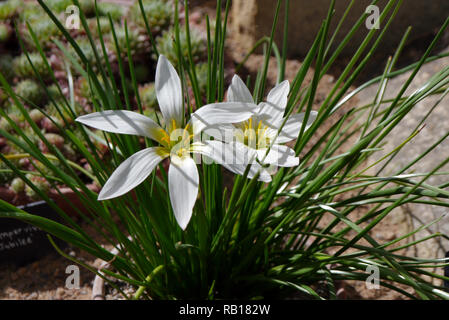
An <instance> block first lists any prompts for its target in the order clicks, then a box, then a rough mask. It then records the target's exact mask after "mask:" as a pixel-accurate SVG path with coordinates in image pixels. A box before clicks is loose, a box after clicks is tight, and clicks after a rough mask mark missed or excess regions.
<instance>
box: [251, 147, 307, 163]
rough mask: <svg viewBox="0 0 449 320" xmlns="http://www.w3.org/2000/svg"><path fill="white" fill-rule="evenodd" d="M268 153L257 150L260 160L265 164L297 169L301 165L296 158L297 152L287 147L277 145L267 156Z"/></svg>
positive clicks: (263, 150)
mask: <svg viewBox="0 0 449 320" xmlns="http://www.w3.org/2000/svg"><path fill="white" fill-rule="evenodd" d="M266 153H267V149H260V150H257V156H258V159H259V160H260V161H261V162H263V163H264V164H271V165H276V166H278V167H295V166H297V165H298V164H299V158H298V157H296V155H295V151H294V150H293V149H292V148H289V147H287V146H283V145H279V144H275V145H273V146H272V147H271V149H270V152H268V154H267V155H266Z"/></svg>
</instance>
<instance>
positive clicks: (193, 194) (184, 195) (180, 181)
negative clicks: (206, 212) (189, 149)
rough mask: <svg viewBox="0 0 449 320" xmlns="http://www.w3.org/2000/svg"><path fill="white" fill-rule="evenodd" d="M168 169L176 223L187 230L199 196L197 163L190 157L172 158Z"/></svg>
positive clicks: (173, 156)
mask: <svg viewBox="0 0 449 320" xmlns="http://www.w3.org/2000/svg"><path fill="white" fill-rule="evenodd" d="M170 159H171V163H170V168H169V169H168V184H169V193H170V202H171V206H172V208H173V212H174V214H175V218H176V221H177V222H178V224H179V226H180V227H181V229H183V230H185V228H186V227H187V224H188V223H189V221H190V218H191V217H192V211H193V207H194V205H195V202H196V198H197V196H198V184H199V176H198V169H197V167H196V164H195V162H194V161H193V159H192V158H190V157H183V158H180V157H178V156H176V155H172V156H171V158H170Z"/></svg>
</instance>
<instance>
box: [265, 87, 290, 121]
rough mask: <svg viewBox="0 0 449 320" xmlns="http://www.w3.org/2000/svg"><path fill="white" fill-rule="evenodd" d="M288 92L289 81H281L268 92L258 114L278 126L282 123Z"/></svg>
mask: <svg viewBox="0 0 449 320" xmlns="http://www.w3.org/2000/svg"><path fill="white" fill-rule="evenodd" d="M289 92H290V83H289V82H288V80H285V81H282V82H281V83H280V84H278V85H277V86H276V87H274V88H273V89H271V91H270V92H269V93H268V97H267V102H263V103H261V108H260V112H259V116H262V117H263V118H264V119H266V121H267V122H268V123H269V124H271V125H272V126H274V127H275V128H279V126H280V125H281V124H282V118H283V116H284V111H285V107H286V106H287V96H288V93H289Z"/></svg>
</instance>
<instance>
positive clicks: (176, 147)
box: [76, 55, 256, 230]
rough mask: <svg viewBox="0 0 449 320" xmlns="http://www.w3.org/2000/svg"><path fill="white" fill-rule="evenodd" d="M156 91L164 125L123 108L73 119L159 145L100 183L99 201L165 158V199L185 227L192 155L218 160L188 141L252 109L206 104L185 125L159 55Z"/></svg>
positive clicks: (193, 190)
mask: <svg viewBox="0 0 449 320" xmlns="http://www.w3.org/2000/svg"><path fill="white" fill-rule="evenodd" d="M155 89H156V96H157V100H158V102H159V108H160V109H161V112H162V115H163V118H164V123H165V126H164V128H163V127H161V126H160V125H159V124H157V123H156V122H154V121H153V120H152V119H150V118H148V117H146V116H144V115H142V114H140V113H136V112H132V111H126V110H107V111H102V112H95V113H91V114H87V115H84V116H81V117H78V118H77V119H76V121H78V122H81V123H83V124H85V125H88V126H90V127H93V128H96V129H99V130H103V131H108V132H112V133H121V134H131V135H139V136H144V137H147V138H150V139H152V140H154V141H156V142H158V143H159V145H160V146H158V147H151V148H146V149H144V150H141V151H139V152H137V153H135V154H133V155H132V156H131V157H129V158H128V159H127V160H125V161H124V162H123V163H122V164H120V166H119V167H118V168H117V169H116V170H115V171H114V172H113V173H112V175H111V176H110V177H109V179H108V181H107V182H106V183H105V185H104V186H103V188H102V190H101V192H100V194H99V196H98V199H99V200H106V199H111V198H115V197H118V196H121V195H123V194H125V193H127V192H128V191H130V190H131V189H133V188H135V187H136V186H138V185H139V184H140V183H142V182H143V181H144V180H145V179H146V178H147V177H148V176H149V175H150V174H151V172H152V171H153V170H154V169H155V168H156V166H157V165H158V164H159V162H161V161H162V160H163V159H165V158H170V160H171V161H170V167H169V169H168V184H169V186H168V187H169V195H170V202H171V205H172V208H173V212H174V214H175V218H176V221H177V222H178V224H179V226H180V227H181V228H182V229H183V230H184V229H185V228H186V227H187V224H188V223H189V221H190V218H191V216H192V211H193V207H194V205H195V202H196V199H197V195H198V183H199V175H198V170H197V167H196V164H195V161H194V160H193V159H192V157H191V154H192V153H198V154H205V155H209V156H211V157H212V158H213V159H214V160H216V161H217V162H219V161H220V158H218V157H216V156H214V155H213V153H212V152H211V148H210V147H209V146H207V145H205V144H203V143H198V142H196V143H192V141H193V140H194V138H195V137H197V135H198V134H199V133H200V132H201V131H202V130H203V129H204V128H205V127H206V126H211V125H216V124H218V123H231V122H232V123H234V122H240V121H245V120H247V119H248V118H249V117H250V116H251V115H252V114H253V112H254V111H255V110H256V107H254V106H252V105H247V104H245V103H237V102H223V103H213V104H209V105H206V106H203V107H201V108H199V109H198V110H197V111H196V112H195V113H193V114H192V115H191V120H190V121H189V123H187V124H186V125H185V126H184V123H183V122H184V109H183V99H184V98H183V95H182V89H181V80H180V79H179V76H178V74H177V73H176V70H175V68H174V67H173V66H172V65H171V64H170V62H169V61H168V60H167V59H166V58H165V57H164V56H163V55H161V56H160V57H159V60H158V63H157V67H156V80H155Z"/></svg>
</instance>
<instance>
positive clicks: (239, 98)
mask: <svg viewBox="0 0 449 320" xmlns="http://www.w3.org/2000/svg"><path fill="white" fill-rule="evenodd" d="M226 99H227V101H228V102H246V103H252V104H254V99H253V96H252V95H251V93H250V92H249V90H248V87H247V86H246V85H245V83H244V82H243V81H242V79H241V78H240V77H239V76H238V75H234V77H233V78H232V83H231V85H230V86H229V88H228V93H227V94H226Z"/></svg>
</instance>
